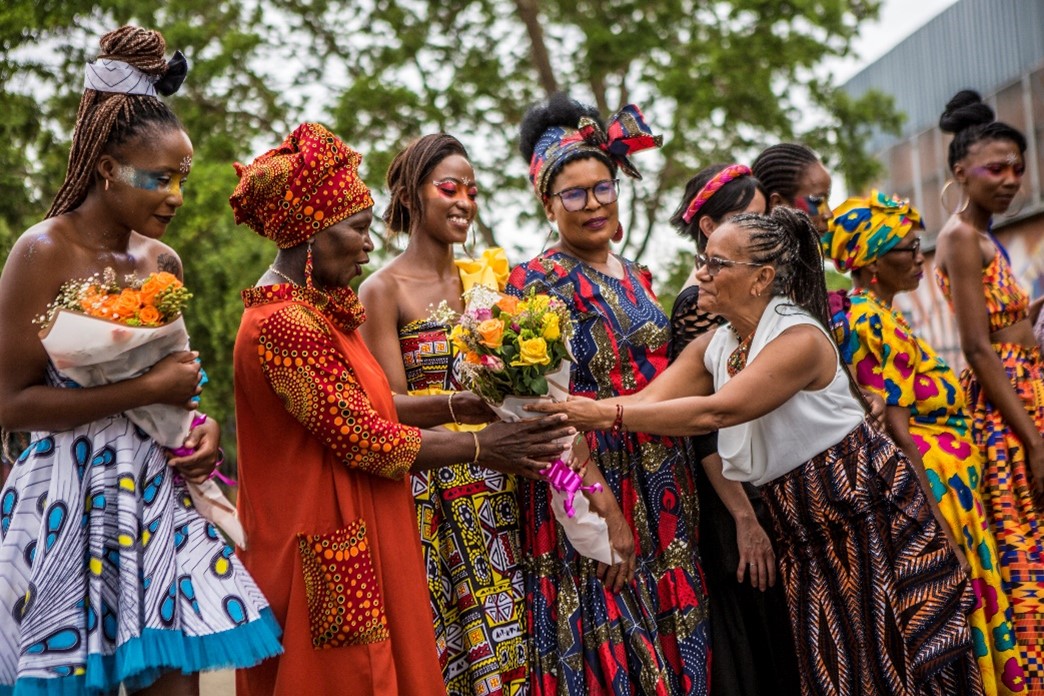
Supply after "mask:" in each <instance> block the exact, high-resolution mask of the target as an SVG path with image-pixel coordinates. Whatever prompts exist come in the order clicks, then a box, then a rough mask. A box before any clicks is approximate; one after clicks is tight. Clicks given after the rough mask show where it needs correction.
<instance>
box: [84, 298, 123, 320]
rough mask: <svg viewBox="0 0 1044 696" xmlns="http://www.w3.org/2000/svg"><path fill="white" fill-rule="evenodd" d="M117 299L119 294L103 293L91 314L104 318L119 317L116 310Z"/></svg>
mask: <svg viewBox="0 0 1044 696" xmlns="http://www.w3.org/2000/svg"><path fill="white" fill-rule="evenodd" d="M117 299H119V295H105V296H104V297H102V298H101V301H100V302H99V303H98V304H97V306H96V307H95V310H94V311H93V312H91V315H92V316H95V317H104V318H105V319H119V313H118V312H117V311H116V300H117Z"/></svg>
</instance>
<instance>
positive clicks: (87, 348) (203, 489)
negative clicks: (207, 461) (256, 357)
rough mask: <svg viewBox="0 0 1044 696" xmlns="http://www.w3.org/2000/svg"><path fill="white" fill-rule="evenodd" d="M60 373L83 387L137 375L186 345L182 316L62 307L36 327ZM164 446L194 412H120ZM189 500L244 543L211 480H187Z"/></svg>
mask: <svg viewBox="0 0 1044 696" xmlns="http://www.w3.org/2000/svg"><path fill="white" fill-rule="evenodd" d="M40 341H41V342H42V343H43V347H44V350H46V351H47V355H48V357H50V359H51V362H52V363H53V364H54V366H55V368H56V369H57V370H58V372H59V374H61V375H62V376H63V377H65V378H67V379H71V380H72V381H74V382H76V383H77V384H79V385H80V386H82V387H98V386H101V385H103V384H112V383H114V382H122V381H123V380H127V379H131V378H133V377H137V376H138V375H140V374H142V373H144V372H146V371H147V370H148V369H149V368H151V367H152V366H153V365H155V364H156V363H158V362H159V361H160V360H162V359H163V358H165V357H167V356H168V355H170V354H171V353H175V352H178V351H183V350H188V349H189V337H188V331H187V330H186V328H185V320H184V318H182V317H178V318H177V319H175V320H174V321H172V322H170V323H169V324H164V325H163V326H127V325H126V324H120V323H118V322H114V321H108V320H106V319H99V318H97V317H89V316H87V315H85V314H79V313H77V312H72V311H69V310H65V309H60V310H58V311H57V312H56V313H55V316H54V319H53V320H52V322H51V324H50V326H48V327H47V328H46V329H44V330H43V331H42V332H41V333H40ZM124 415H126V416H127V418H129V419H130V420H131V422H133V423H134V424H135V425H136V426H138V427H139V428H141V429H142V430H143V431H145V432H146V433H148V434H149V436H150V437H151V438H152V439H153V440H155V441H156V442H157V443H158V444H160V445H161V446H163V447H167V448H170V449H177V448H179V447H181V446H182V444H183V443H184V442H185V438H187V437H188V435H189V432H191V430H192V420H193V418H194V417H195V415H196V414H195V413H194V412H192V411H186V410H185V409H184V408H181V407H180V406H173V405H170V404H149V405H148V406H140V407H138V408H134V409H130V410H128V411H126V412H125V413H124ZM186 487H187V488H188V491H189V495H190V496H191V497H192V503H193V505H194V506H195V507H196V509H197V510H198V511H199V513H200V515H202V516H203V518H204V519H206V520H208V521H210V522H213V523H214V524H216V525H217V526H218V527H220V528H221V529H222V530H224V532H225V533H226V534H227V535H228V536H229V538H230V539H232V540H233V541H234V542H235V543H236V544H238V545H239V546H242V547H244V548H245V547H246V537H245V535H244V533H243V527H242V525H240V523H239V520H238V519H237V518H236V515H235V512H236V511H235V507H234V506H233V505H232V504H231V503H230V502H229V501H228V499H227V498H225V495H224V494H223V493H222V492H221V489H220V488H218V486H217V484H216V483H214V482H213V481H211V480H209V479H208V480H206V481H204V482H203V483H192V482H189V481H186Z"/></svg>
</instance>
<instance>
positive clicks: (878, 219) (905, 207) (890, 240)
mask: <svg viewBox="0 0 1044 696" xmlns="http://www.w3.org/2000/svg"><path fill="white" fill-rule="evenodd" d="M914 227H917V228H919V229H924V223H923V222H921V214H920V213H919V212H917V210H916V209H915V208H914V207H913V206H912V205H910V201H904V200H902V199H900V198H899V197H897V196H892V197H888V196H885V195H884V194H883V193H881V192H879V191H877V190H874V191H871V192H870V196H869V197H866V198H849V199H848V200H847V201H845V202H844V203H842V204H841V205H840V206H839V207H837V208H835V209H834V217H833V218H832V219H831V220H830V225H829V227H828V228H827V232H826V234H824V235H823V239H822V242H823V253H824V254H825V255H826V256H827V257H828V258H831V259H833V260H834V265H835V266H836V267H837V270H839V271H841V272H842V273H844V272H847V271H851V270H852V269H854V268H862V267H863V266H867V265H869V264H871V263H873V262H874V261H876V260H877V259H878V258H880V256H881V254H884V253H886V252H887V251H888V250H889V249H892V248H893V247H894V246H895V245H896V244H898V243H899V242H900V240H902V238H903V237H905V236H906V235H907V234H909V233H910V230H912V229H913V228H914Z"/></svg>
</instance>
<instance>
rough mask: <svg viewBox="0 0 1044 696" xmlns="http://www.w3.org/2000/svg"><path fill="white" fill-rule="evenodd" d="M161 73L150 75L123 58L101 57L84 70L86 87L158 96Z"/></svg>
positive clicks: (119, 92) (98, 90)
mask: <svg viewBox="0 0 1044 696" xmlns="http://www.w3.org/2000/svg"><path fill="white" fill-rule="evenodd" d="M158 79H159V75H148V74H146V73H143V72H142V71H141V70H138V69H137V68H135V67H134V66H133V65H131V64H130V63H124V62H123V61H122V60H109V59H108V58H99V59H98V60H96V61H94V62H93V63H88V64H87V69H86V70H85V71H84V76H83V86H84V89H93V90H95V91H96V92H115V93H117V94H142V95H145V96H147V97H155V96H156V81H157V80H158Z"/></svg>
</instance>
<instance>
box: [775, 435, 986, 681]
mask: <svg viewBox="0 0 1044 696" xmlns="http://www.w3.org/2000/svg"><path fill="white" fill-rule="evenodd" d="M762 493H763V496H764V500H765V503H766V505H767V506H768V509H769V514H770V516H771V518H772V520H773V525H774V527H775V532H776V533H775V536H776V539H777V544H778V545H779V548H780V557H779V570H780V578H781V580H782V583H783V587H784V590H785V592H786V596H787V604H788V606H789V607H790V619H791V624H792V626H793V630H794V641H795V646H796V650H797V665H798V672H799V673H800V675H801V680H802V693H804V694H805V695H806V696H812V695H813V694H817V695H818V694H836V695H837V696H879V695H880V694H890V695H892V696H915V695H916V696H927V695H928V694H931V695H932V696H964V695H967V696H975V695H978V694H981V693H982V681H981V677H980V675H979V670H978V664H977V662H976V660H975V657H974V654H973V643H972V639H971V634H970V632H969V630H968V623H967V621H966V619H965V614H966V613H967V611H968V610H970V609H971V606H972V604H973V602H974V601H975V599H974V595H973V593H972V591H971V588H970V586H969V583H968V580H967V578H966V577H965V575H964V573H963V572H962V571H961V568H960V565H959V564H958V562H957V559H956V557H955V556H954V555H953V553H952V551H951V550H950V548H949V542H948V541H947V540H946V536H945V534H944V533H943V531H942V528H941V527H940V526H939V524H938V523H937V522H936V521H935V517H934V516H933V515H932V512H931V509H930V508H929V507H928V501H927V499H926V498H925V496H924V492H923V491H922V490H921V486H920V484H919V483H918V481H917V475H916V473H915V472H914V470H913V466H912V465H911V464H910V462H909V460H907V459H906V457H905V456H903V454H902V453H901V452H900V451H899V450H898V448H897V447H896V446H895V444H894V443H893V442H892V441H891V440H890V439H888V438H887V437H886V436H885V435H883V434H882V433H880V432H877V431H876V430H875V429H874V428H873V427H872V426H870V425H869V424H868V423H866V422H864V423H863V424H861V425H859V426H857V427H856V428H855V430H853V431H852V432H851V433H850V434H849V435H848V436H847V437H845V439H844V440H842V441H841V442H840V443H838V444H836V445H834V446H833V447H830V448H829V449H827V450H826V451H825V452H823V453H821V454H819V455H817V456H816V457H813V458H812V459H811V460H810V461H809V462H807V463H806V464H804V465H802V466H799V467H798V468H796V469H794V470H793V471H791V472H789V473H787V474H784V475H783V476H781V477H779V478H777V479H774V480H772V481H770V482H769V483H767V484H765V485H764V486H762Z"/></svg>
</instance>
